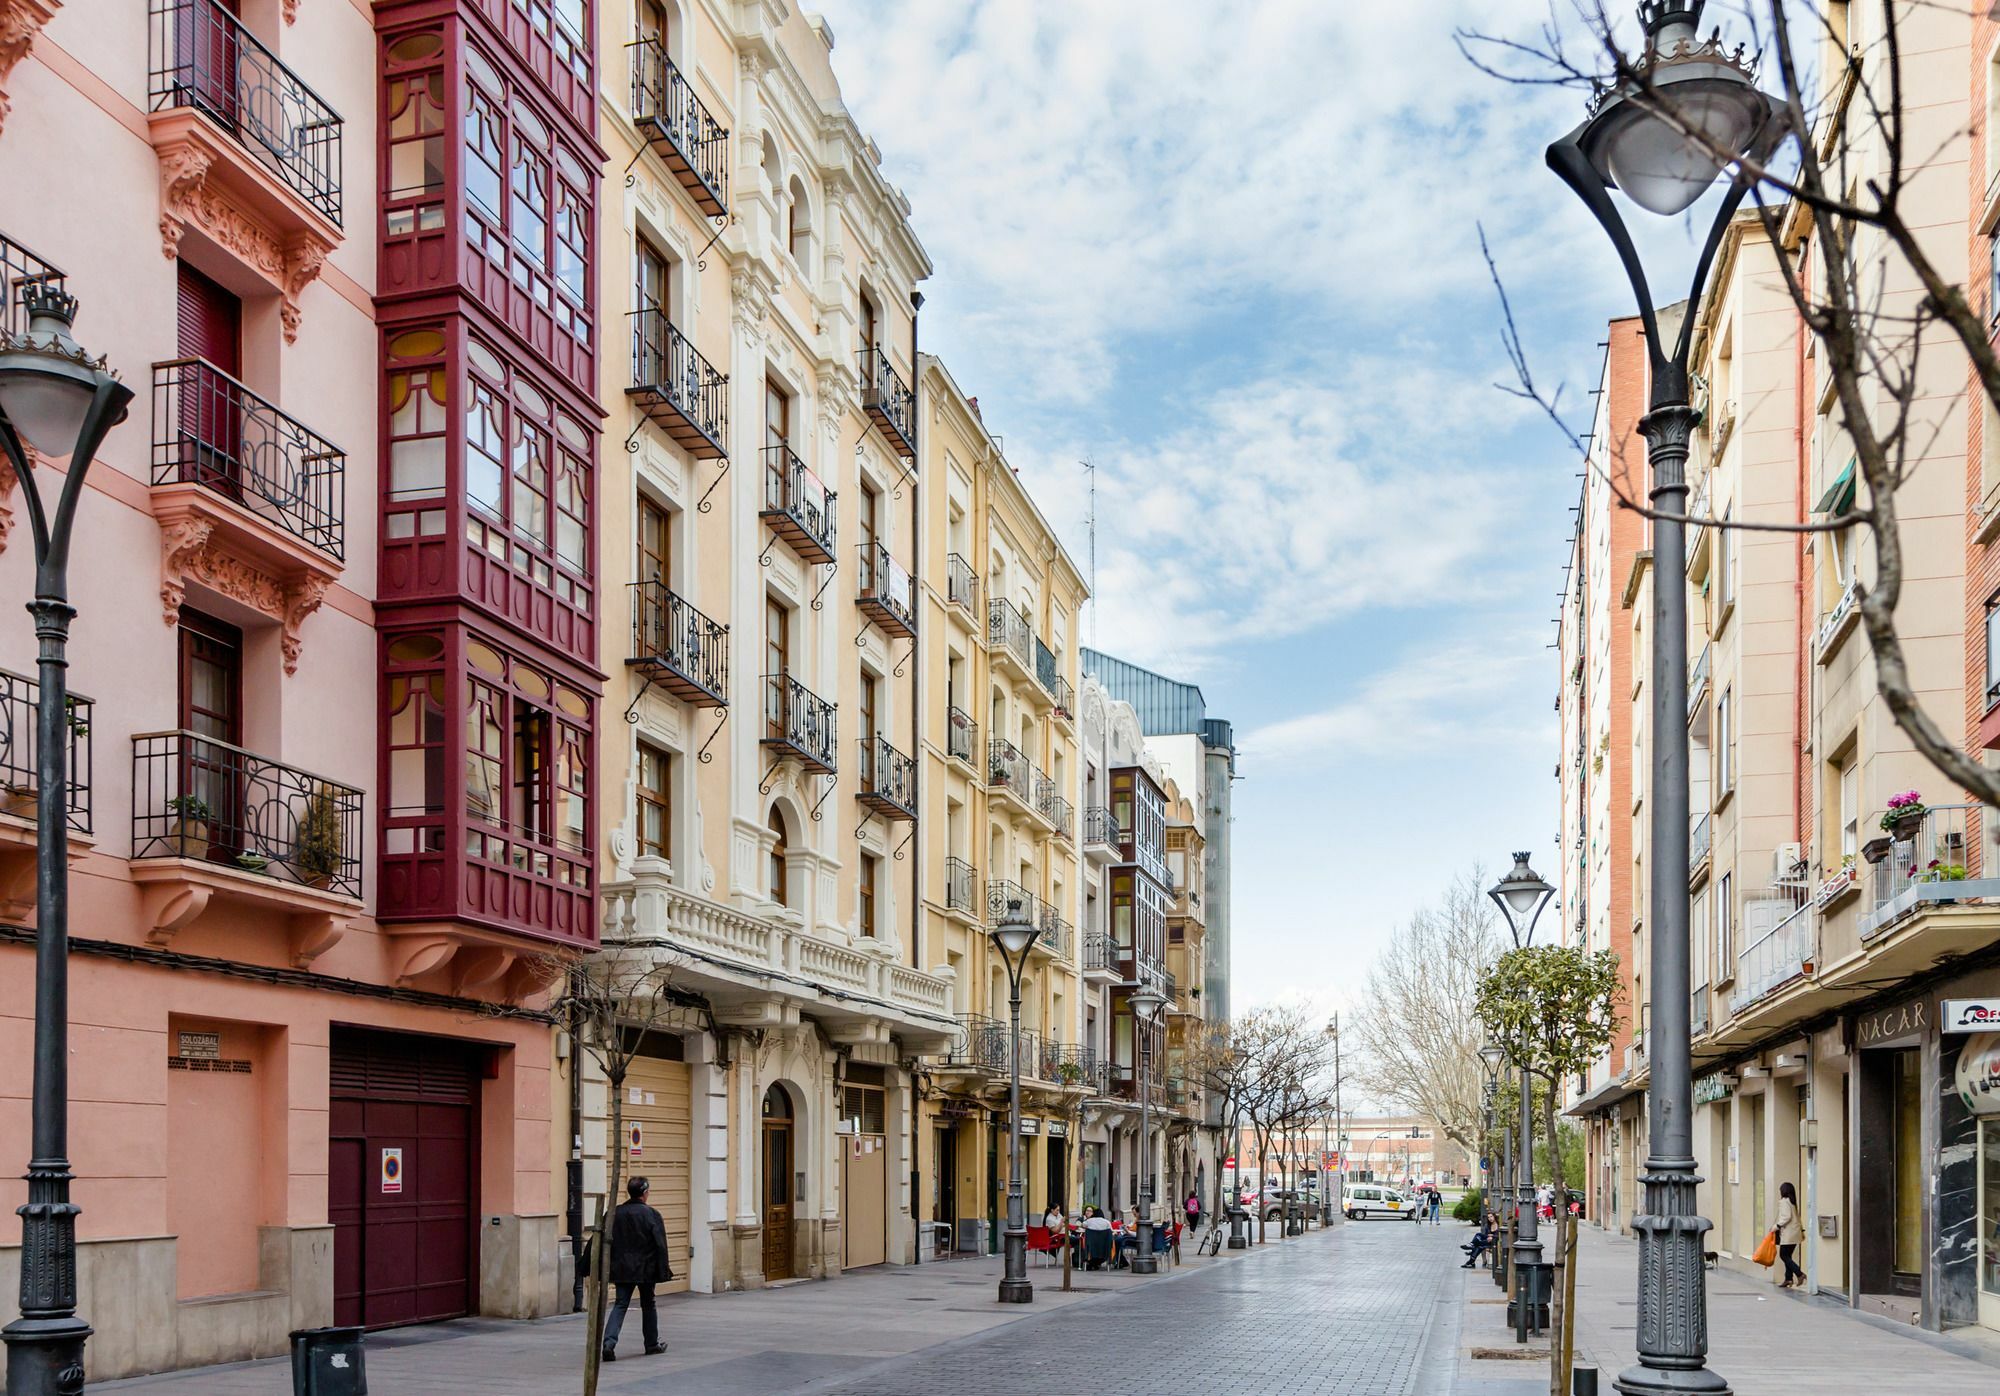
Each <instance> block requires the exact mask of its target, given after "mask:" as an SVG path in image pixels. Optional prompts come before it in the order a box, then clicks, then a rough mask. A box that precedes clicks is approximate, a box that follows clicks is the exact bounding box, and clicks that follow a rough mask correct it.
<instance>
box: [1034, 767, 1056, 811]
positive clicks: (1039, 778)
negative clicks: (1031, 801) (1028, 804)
mask: <svg viewBox="0 0 2000 1396" xmlns="http://www.w3.org/2000/svg"><path fill="white" fill-rule="evenodd" d="M1035 813H1036V814H1039V815H1040V816H1041V817H1042V818H1044V819H1046V820H1048V821H1049V823H1051V824H1053V823H1055V822H1056V783H1055V782H1054V781H1052V780H1050V779H1049V778H1048V777H1047V776H1045V775H1043V774H1042V772H1041V770H1040V768H1036V770H1035Z"/></svg>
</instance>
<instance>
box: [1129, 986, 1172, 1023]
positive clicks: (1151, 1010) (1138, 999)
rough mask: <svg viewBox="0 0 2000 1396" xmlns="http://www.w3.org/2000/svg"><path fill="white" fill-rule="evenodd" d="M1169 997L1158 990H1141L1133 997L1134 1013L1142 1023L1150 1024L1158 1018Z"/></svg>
mask: <svg viewBox="0 0 2000 1396" xmlns="http://www.w3.org/2000/svg"><path fill="white" fill-rule="evenodd" d="M1166 1001H1167V996H1166V995H1165V994H1162V993H1161V992H1160V991H1159V990H1158V989H1140V990H1139V991H1138V992H1137V993H1135V994H1133V995H1132V1011H1133V1013H1135V1014H1137V1015H1138V1018H1139V1021H1140V1022H1142V1023H1150V1022H1152V1021H1153V1019H1155V1018H1157V1017H1158V1016H1159V1013H1160V1009H1161V1008H1162V1007H1163V1006H1164V1005H1165V1004H1166Z"/></svg>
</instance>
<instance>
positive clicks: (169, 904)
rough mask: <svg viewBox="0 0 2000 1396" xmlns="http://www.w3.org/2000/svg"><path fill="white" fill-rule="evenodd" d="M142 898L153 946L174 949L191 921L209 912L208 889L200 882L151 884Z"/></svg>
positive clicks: (141, 901)
mask: <svg viewBox="0 0 2000 1396" xmlns="http://www.w3.org/2000/svg"><path fill="white" fill-rule="evenodd" d="M139 895H140V905H141V907H142V910H141V913H140V915H141V916H142V917H143V924H144V925H145V926H146V941H147V943H148V944H150V945H158V946H163V947H164V946H167V945H171V944H172V943H173V939H174V937H175V936H176V935H178V934H179V933H180V932H181V931H182V930H183V929H185V928H186V927H187V924H188V923H189V922H190V921H193V920H194V919H195V917H197V916H199V915H201V914H202V912H204V911H206V910H208V898H209V888H208V887H206V886H204V885H203V884H201V883H199V882H153V883H148V884H147V885H146V887H145V889H144V890H143V891H142V892H141V893H140V894H139Z"/></svg>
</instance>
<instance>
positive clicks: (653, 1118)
mask: <svg viewBox="0 0 2000 1396" xmlns="http://www.w3.org/2000/svg"><path fill="white" fill-rule="evenodd" d="M690 1099H691V1097H690V1092H689V1076H688V1068H687V1063H685V1062H676V1061H668V1060H666V1059H665V1058H662V1057H645V1056H639V1057H634V1058H633V1059H632V1065H631V1068H630V1070H629V1071H628V1072H627V1073H626V1076H625V1106H624V1119H625V1126H626V1129H625V1134H626V1139H625V1145H626V1149H627V1153H626V1156H625V1176H626V1177H628V1178H646V1179H648V1180H650V1182H651V1183H652V1191H651V1192H650V1193H649V1194H648V1195H647V1198H646V1200H647V1201H648V1202H650V1203H651V1204H652V1205H653V1207H654V1209H655V1210H656V1211H658V1212H659V1214H660V1219H661V1220H662V1221H663V1222H665V1223H666V1227H667V1254H668V1255H669V1256H671V1257H672V1258H673V1267H674V1277H673V1279H672V1280H670V1281H668V1282H667V1283H666V1284H664V1285H662V1286H661V1287H660V1292H661V1293H662V1294H678V1293H680V1292H681V1291H683V1290H685V1289H686V1288H687V1287H688V1270H689V1268H690V1262H691V1260H692V1258H693V1255H694V1248H693V1238H692V1236H691V1234H690V1233H689V1231H688V1202H689V1197H690V1178H691V1173H690V1157H691V1152H692V1151H691V1149H690V1140H691V1137H692V1128H691V1124H692V1119H693V1116H692V1113H691V1111H690ZM635 1126H636V1127H637V1130H638V1141H639V1147H638V1149H637V1151H636V1152H633V1151H632V1149H631V1141H632V1137H633V1135H632V1131H633V1128H634V1127H635Z"/></svg>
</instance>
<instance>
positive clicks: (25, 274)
mask: <svg viewBox="0 0 2000 1396" xmlns="http://www.w3.org/2000/svg"><path fill="white" fill-rule="evenodd" d="M43 284H49V285H53V286H55V287H56V288H57V289H58V290H60V289H62V288H63V287H65V286H67V285H68V278H67V277H65V276H64V275H63V273H62V271H61V270H60V269H58V268H57V267H56V265H55V264H54V263H53V262H50V261H48V260H47V259H46V258H44V257H41V256H39V255H37V254H36V253H33V252H30V251H29V250H28V249H27V248H25V247H23V246H22V245H21V244H20V243H18V242H16V241H15V240H14V239H13V238H10V237H8V236H7V235H6V234H5V233H0V330H5V331H7V333H9V334H20V333H21V332H22V331H24V330H26V329H27V328H28V316H27V312H26V311H24V310H22V309H21V292H22V290H23V289H25V288H26V287H28V286H39V285H43Z"/></svg>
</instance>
